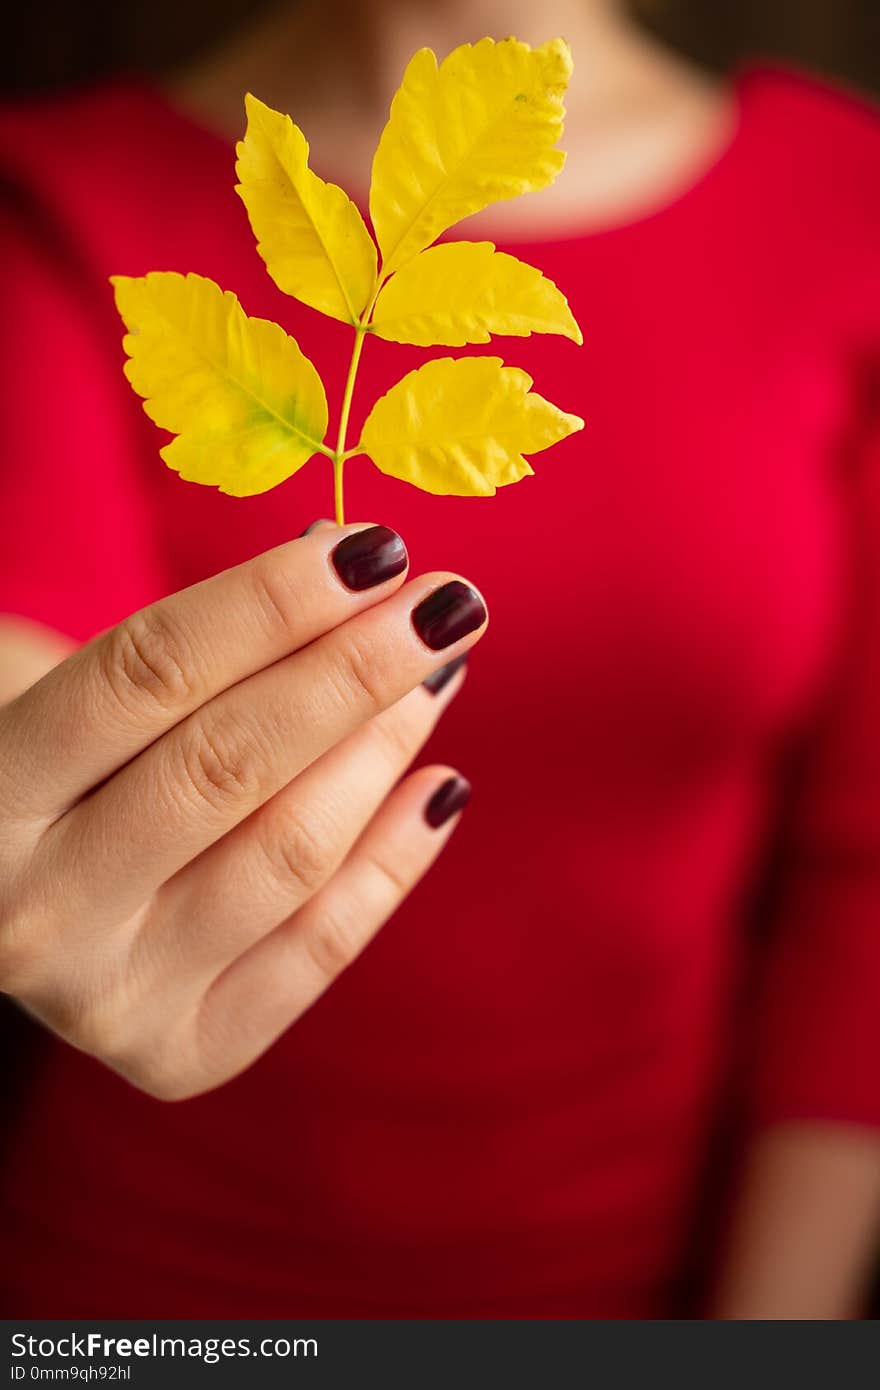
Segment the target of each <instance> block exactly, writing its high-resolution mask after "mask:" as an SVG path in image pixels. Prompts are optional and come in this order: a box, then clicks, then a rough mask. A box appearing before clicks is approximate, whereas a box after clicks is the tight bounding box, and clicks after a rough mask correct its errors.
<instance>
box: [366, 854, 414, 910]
mask: <svg viewBox="0 0 880 1390" xmlns="http://www.w3.org/2000/svg"><path fill="white" fill-rule="evenodd" d="M364 862H365V865H366V868H367V869H368V871H369V872H370V873H372V874H373V876H374V877H375V878H376V879H378V881H379V884H380V886H381V887H382V888H384V889H386V890H388V889H390V890H391V894H392V896H393V897H394V898H395V899H399V898H405V897H406V895H407V894H408V893H409V892H410V890H411V888H412V886H413V880H414V877H415V874H414V872H413V871H412V869H411V867H410V866H409V865H408V864H407V863H406V862H405V861H403V862H400V861H392V860H391V859H386V858H383V857H382V856H381V855H379V854H376V853H367V854H366V855H365V860H364Z"/></svg>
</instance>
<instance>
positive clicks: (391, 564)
mask: <svg viewBox="0 0 880 1390" xmlns="http://www.w3.org/2000/svg"><path fill="white" fill-rule="evenodd" d="M330 558H331V560H332V561H333V564H334V567H335V569H336V573H337V574H338V575H339V578H340V579H341V580H342V582H343V584H344V585H345V587H346V588H347V589H371V588H372V587H373V585H374V584H384V582H385V580H386V579H393V578H394V576H395V575H396V574H400V573H401V571H402V570H405V569H406V565H407V555H406V546H405V545H404V543H403V541H402V540H401V539H400V536H398V534H397V532H396V531H392V530H391V528H390V526H368V527H367V529H366V530H365V531H355V532H354V533H353V534H352V535H350V536H346V537H345V539H344V540H341V541H340V542H339V544H338V545H337V546H336V547H335V548H334V549H333V550H332V551H331V552H330Z"/></svg>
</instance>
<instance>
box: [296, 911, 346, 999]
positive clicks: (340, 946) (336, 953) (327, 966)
mask: <svg viewBox="0 0 880 1390" xmlns="http://www.w3.org/2000/svg"><path fill="white" fill-rule="evenodd" d="M303 945H304V948H305V950H306V952H307V954H308V957H309V959H310V960H311V962H312V964H313V965H314V967H315V969H316V970H317V972H318V975H319V976H320V978H321V979H322V980H323V981H324V982H325V983H327V984H329V983H330V981H331V980H335V979H336V977H337V975H341V974H342V972H343V970H345V969H346V967H347V966H349V965H350V964H351V962H352V961H353V960H354V958H355V956H356V955H357V954H358V951H359V950H360V940H359V936H358V933H357V930H356V928H355V925H354V922H353V920H352V919H351V918H350V917H349V916H347V915H345V914H341V913H335V912H323V913H321V915H320V916H319V917H317V918H316V919H315V921H314V922H312V923H310V924H309V926H308V929H307V930H306V931H305V933H304V937H303Z"/></svg>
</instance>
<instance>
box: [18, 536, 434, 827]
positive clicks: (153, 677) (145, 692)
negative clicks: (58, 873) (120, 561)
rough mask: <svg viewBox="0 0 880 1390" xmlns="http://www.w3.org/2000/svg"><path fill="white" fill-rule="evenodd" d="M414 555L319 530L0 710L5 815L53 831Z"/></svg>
mask: <svg viewBox="0 0 880 1390" xmlns="http://www.w3.org/2000/svg"><path fill="white" fill-rule="evenodd" d="M407 565H408V558H407V553H406V547H405V545H404V543H403V541H402V540H401V538H400V536H398V535H397V533H396V532H395V531H392V530H391V529H390V528H389V527H387V526H369V525H366V526H365V525H364V524H363V523H360V524H357V525H351V526H346V527H342V528H336V527H333V528H330V527H325V526H322V527H320V528H318V529H317V530H314V531H312V532H311V533H309V534H307V535H305V536H303V537H301V538H300V539H299V540H295V541H290V542H287V543H286V544H285V545H281V546H278V547H277V548H276V549H274V550H270V551H267V552H265V553H264V554H262V555H258V556H257V557H256V558H255V559H253V560H249V561H247V562H246V563H245V564H242V565H238V566H237V567H236V568H234V569H229V570H224V571H223V572H222V573H221V574H217V575H214V576H213V577H212V578H210V579H206V580H204V581H203V582H202V583H200V584H195V585H193V586H192V587H191V588H189V589H184V590H181V591H180V592H179V593H176V594H172V595H170V596H169V597H168V598H165V599H161V600H160V601H159V602H158V603H154V604H151V605H150V606H149V607H148V608H144V609H141V610H140V611H139V612H137V613H134V614H132V616H131V617H129V618H126V619H125V621H124V622H122V623H120V624H119V625H118V626H117V627H114V628H111V629H110V630H109V631H108V632H106V633H103V634H101V636H100V637H97V638H95V639H94V640H93V641H92V642H90V643H88V645H87V646H85V647H82V648H80V650H79V651H77V652H75V653H74V654H73V655H72V656H70V657H68V659H67V660H66V661H64V662H62V663H61V664H60V665H59V666H56V667H55V668H54V670H52V671H50V672H49V673H48V674H47V675H46V676H44V677H43V679H42V680H40V681H38V682H37V684H36V685H34V686H32V687H31V689H30V690H27V691H25V692H24V694H23V695H21V696H19V697H18V699H16V700H14V701H13V702H12V703H11V704H9V705H7V706H6V707H5V708H4V709H3V710H0V767H2V768H3V769H4V782H5V784H6V785H5V787H4V795H5V800H6V805H7V807H8V808H9V810H10V812H11V813H12V814H13V815H15V816H17V817H19V818H20V819H22V820H25V821H51V820H52V819H54V818H56V817H57V816H59V815H61V814H63V813H64V812H65V811H66V810H67V809H68V808H69V807H70V806H71V805H72V804H73V803H74V802H75V801H77V800H78V799H79V798H80V797H81V796H83V795H84V794H85V793H86V792H87V791H89V790H90V789H91V788H92V787H94V786H96V785H97V784H98V783H100V782H103V781H104V780H105V778H107V777H109V776H110V775H111V774H112V773H114V772H116V771H117V770H118V769H119V768H120V767H122V766H123V765H124V764H125V763H127V762H129V761H130V760H131V759H132V758H133V757H135V756H136V755H137V754H138V753H140V752H141V751H142V750H143V749H144V748H146V747H147V746H148V745H149V744H151V743H153V742H154V741H155V739H157V738H158V737H159V736H160V735H161V734H163V733H165V732H166V731H167V730H168V729H170V728H172V727H173V726H174V725H175V724H178V723H179V722H180V721H181V720H182V719H185V718H186V717H187V716H188V715H190V714H192V713H193V711H194V710H196V709H199V708H200V707H201V705H203V704H204V703H205V702H206V701H207V700H210V699H212V698H213V697H214V696H215V695H218V694H220V693H221V692H222V691H224V690H227V689H229V688H230V687H231V686H233V685H236V684H237V683H238V682H239V681H241V680H244V679H245V678H246V677H248V676H251V675H254V674H255V673H256V672H257V671H260V670H262V669H263V668H264V667H266V666H270V665H272V664H274V662H276V661H278V660H280V659H281V658H282V657H284V656H287V655H289V654H290V653H292V652H294V651H297V650H298V649H299V648H300V647H304V646H307V645H308V643H309V642H312V641H314V640H315V638H316V637H320V636H321V635H322V634H323V633H325V632H328V631H329V630H330V629H331V628H334V627H336V626H338V624H339V623H342V622H345V621H346V620H347V619H348V618H350V617H352V616H353V615H354V614H355V613H357V612H359V611H360V610H362V609H366V608H369V607H371V606H372V605H373V604H375V603H378V602H380V601H381V600H382V599H384V598H387V597H388V595H389V594H391V593H393V592H394V591H395V590H396V589H398V588H399V587H400V585H401V584H402V583H403V579H404V576H405V573H406V569H407Z"/></svg>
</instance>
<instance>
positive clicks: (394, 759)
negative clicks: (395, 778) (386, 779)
mask: <svg viewBox="0 0 880 1390" xmlns="http://www.w3.org/2000/svg"><path fill="white" fill-rule="evenodd" d="M367 729H368V732H369V737H370V738H371V739H372V740H373V743H374V745H375V748H376V751H377V753H378V754H379V756H380V757H381V758H382V759H383V760H384V761H385V762H387V764H388V765H389V767H390V768H391V770H392V772H398V771H399V770H400V768H402V767H407V766H408V765H409V764H410V763H411V762H412V760H413V758H414V757H415V755H416V753H417V752H418V750H419V748H420V746H421V744H422V742H423V737H424V735H423V731H421V730H418V729H416V728H415V726H414V724H413V721H412V720H410V719H408V718H404V717H403V715H402V713H401V712H400V711H398V710H397V709H396V708H394V709H390V710H388V711H386V712H385V713H384V714H383V715H380V716H378V717H376V718H374V719H372V720H371V721H370V723H369V724H368V725H367ZM424 732H427V731H424Z"/></svg>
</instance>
